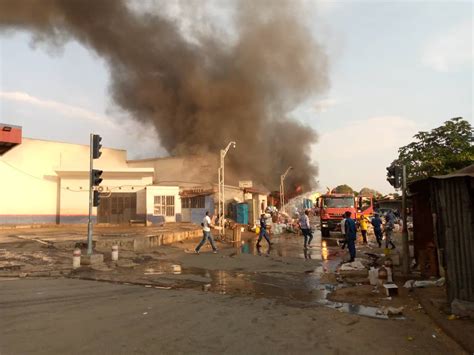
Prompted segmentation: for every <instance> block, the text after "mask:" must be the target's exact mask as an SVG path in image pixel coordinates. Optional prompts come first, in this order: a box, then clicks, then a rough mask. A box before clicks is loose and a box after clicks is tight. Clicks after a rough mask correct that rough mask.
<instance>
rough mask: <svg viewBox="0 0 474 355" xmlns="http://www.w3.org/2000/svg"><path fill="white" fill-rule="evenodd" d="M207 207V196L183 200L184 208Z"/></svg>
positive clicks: (182, 205)
mask: <svg viewBox="0 0 474 355" xmlns="http://www.w3.org/2000/svg"><path fill="white" fill-rule="evenodd" d="M205 206H206V196H195V197H184V198H181V207H182V208H205Z"/></svg>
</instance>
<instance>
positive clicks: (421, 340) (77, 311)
mask: <svg viewBox="0 0 474 355" xmlns="http://www.w3.org/2000/svg"><path fill="white" fill-rule="evenodd" d="M433 327H434V325H432V324H430V323H426V322H425V323H424V324H418V323H417V322H414V321H384V320H376V319H370V318H366V317H360V316H356V315H351V314H344V313H340V312H337V311H334V310H331V309H327V308H324V307H311V308H300V307H294V306H293V307H292V306H288V305H284V304H280V303H278V302H275V301H272V300H269V299H262V298H260V299H255V298H249V297H232V296H228V295H217V294H212V293H203V292H198V291H192V290H157V289H150V288H145V287H143V286H132V285H117V284H110V283H104V282H95V281H82V280H71V279H16V280H6V279H5V278H3V279H0V354H2V355H3V354H158V353H161V354H163V353H165V354H176V353H202V354H209V353H213V354H222V353H230V354H282V353H285V354H286V353H295V354H306V353H308V354H314V353H324V354H350V353H355V352H365V353H368V354H383V353H394V352H396V353H398V354H412V353H431V354H434V353H439V354H443V353H447V352H454V353H460V349H459V347H458V346H457V345H456V344H454V343H453V342H452V341H451V340H450V339H449V338H447V337H446V336H444V335H443V334H438V336H437V338H436V339H434V338H432V336H431V334H432V332H433V330H432V329H433ZM408 337H411V338H412V339H413V340H412V341H407V338H408Z"/></svg>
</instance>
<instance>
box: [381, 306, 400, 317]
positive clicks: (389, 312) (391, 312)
mask: <svg viewBox="0 0 474 355" xmlns="http://www.w3.org/2000/svg"><path fill="white" fill-rule="evenodd" d="M403 308H404V307H403V306H402V307H381V308H380V309H379V310H378V311H377V312H379V314H384V315H386V316H398V315H400V314H402V313H403Z"/></svg>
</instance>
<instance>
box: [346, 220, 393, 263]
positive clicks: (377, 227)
mask: <svg viewBox="0 0 474 355" xmlns="http://www.w3.org/2000/svg"><path fill="white" fill-rule="evenodd" d="M351 215H352V213H351V212H349V211H347V212H346V213H344V216H343V217H344V218H343V219H342V221H341V233H342V235H343V237H344V240H343V243H342V249H344V248H345V246H346V245H347V248H348V249H349V254H350V262H352V261H354V260H355V256H356V248H355V242H356V239H357V225H356V220H354V219H352V218H351ZM395 221H396V217H395V214H394V213H393V212H392V211H388V212H387V214H386V215H385V223H384V222H383V221H382V218H380V215H379V214H378V213H375V215H374V217H373V218H372V220H369V218H368V217H367V216H366V215H363V214H362V215H360V216H359V218H358V222H359V223H358V224H359V228H360V231H361V234H362V242H363V243H364V244H367V230H368V225H369V223H370V224H371V225H372V226H373V228H374V234H375V239H376V241H377V244H378V245H379V248H381V247H382V240H383V235H384V234H385V247H386V248H388V247H389V246H390V247H391V249H395V244H394V243H393V240H392V235H393V230H394V228H395Z"/></svg>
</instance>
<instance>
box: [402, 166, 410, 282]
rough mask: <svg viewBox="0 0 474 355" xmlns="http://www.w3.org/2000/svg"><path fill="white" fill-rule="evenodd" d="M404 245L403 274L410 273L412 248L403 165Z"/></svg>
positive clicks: (404, 168) (405, 175)
mask: <svg viewBox="0 0 474 355" xmlns="http://www.w3.org/2000/svg"><path fill="white" fill-rule="evenodd" d="M402 218H403V219H402V221H403V222H402V223H403V228H402V245H403V274H404V275H405V276H408V274H409V273H410V249H409V247H408V226H407V169H406V165H403V166H402Z"/></svg>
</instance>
